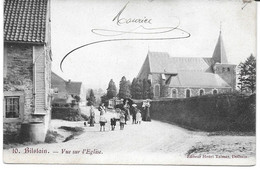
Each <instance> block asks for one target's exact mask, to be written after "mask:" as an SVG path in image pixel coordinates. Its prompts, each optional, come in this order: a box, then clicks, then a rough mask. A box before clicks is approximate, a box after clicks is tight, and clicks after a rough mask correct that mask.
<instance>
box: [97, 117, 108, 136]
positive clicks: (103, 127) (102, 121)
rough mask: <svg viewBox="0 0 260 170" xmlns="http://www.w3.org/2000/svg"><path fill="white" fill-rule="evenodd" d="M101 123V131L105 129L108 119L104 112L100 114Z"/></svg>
mask: <svg viewBox="0 0 260 170" xmlns="http://www.w3.org/2000/svg"><path fill="white" fill-rule="evenodd" d="M99 123H100V132H101V131H102V130H103V131H105V125H106V123H107V119H106V118H105V115H104V114H102V115H100V119H99Z"/></svg>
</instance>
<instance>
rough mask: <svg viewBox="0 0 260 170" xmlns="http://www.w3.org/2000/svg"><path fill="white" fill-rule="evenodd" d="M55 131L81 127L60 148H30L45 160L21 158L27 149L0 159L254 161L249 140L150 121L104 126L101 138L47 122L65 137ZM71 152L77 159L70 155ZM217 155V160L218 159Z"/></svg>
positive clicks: (88, 130) (98, 134) (7, 152)
mask: <svg viewBox="0 0 260 170" xmlns="http://www.w3.org/2000/svg"><path fill="white" fill-rule="evenodd" d="M84 109H85V110H84ZM83 111H84V112H86V111H87V109H86V108H83ZM96 115H99V112H98V111H96ZM111 115H112V114H111V113H110V112H107V113H106V117H107V119H109V118H110V117H111ZM96 120H98V116H96ZM60 126H71V127H76V126H77V127H83V128H84V132H83V133H82V134H81V135H79V136H75V137H74V139H71V140H69V141H67V142H62V141H59V143H53V144H45V143H44V144H37V145H33V146H29V148H33V149H37V148H38V149H43V150H47V151H48V156H46V154H39V153H38V154H37V153H24V150H25V148H26V147H21V148H18V149H19V152H20V154H12V149H9V150H4V152H5V156H6V157H7V158H8V159H14V158H15V157H18V158H19V159H20V160H23V159H27V161H29V162H30V161H33V160H34V156H35V155H36V154H37V160H41V161H40V162H42V163H44V162H49V163H50V162H57V161H58V162H61V163H62V162H64V161H65V162H71V163H73V162H78V163H108V162H109V163H111V162H114V163H119V164H128V163H138V164H139V163H140V164H142V163H148V164H153V160H154V161H155V160H156V163H157V164H158V163H167V164H173V163H175V164H182V163H184V162H186V163H187V162H190V163H193V164H201V163H203V162H204V163H205V161H207V162H208V164H218V161H219V162H221V163H222V164H223V161H224V162H225V163H227V164H232V162H235V163H236V164H237V163H238V159H240V161H239V163H241V164H243V163H244V162H248V160H247V159H250V160H252V161H253V160H254V158H253V157H250V155H251V156H253V155H254V150H255V137H254V136H208V135H207V133H205V132H194V131H189V130H186V129H183V128H180V127H178V126H175V125H171V124H167V123H162V122H159V121H155V120H152V121H151V122H142V123H141V124H140V125H139V124H132V123H130V122H128V124H127V125H126V126H125V129H124V130H119V125H118V124H117V126H116V129H115V131H111V130H110V126H109V123H107V124H106V131H105V132H100V131H99V128H100V126H99V124H95V127H89V126H87V127H84V125H83V122H68V121H62V120H52V123H51V128H52V130H54V131H58V133H60V134H62V135H64V136H66V135H67V136H68V135H69V134H68V132H65V130H62V129H58V127H60ZM84 149H85V150H84ZM65 151H68V152H65ZM69 151H70V152H69ZM73 151H78V152H79V153H78V154H73ZM188 151H189V152H194V153H192V154H193V155H195V156H199V155H201V156H202V155H205V156H210V155H213V157H211V158H195V157H191V158H187V152H188ZM83 153H84V154H83ZM91 153H92V154H91ZM25 155H26V156H25ZM44 155H45V156H44ZM217 155H218V156H220V157H221V156H222V158H218V156H217ZM232 155H239V156H240V158H235V159H234V158H233V159H232V158H231V157H232ZM243 155H247V158H241V156H243ZM55 156H58V157H59V160H55ZM224 156H229V158H223V157H224ZM97 158H98V159H97ZM5 160H6V159H5ZM17 160H18V159H17ZM249 162H250V161H249Z"/></svg>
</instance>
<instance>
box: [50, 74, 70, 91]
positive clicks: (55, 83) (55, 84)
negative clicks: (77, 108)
mask: <svg viewBox="0 0 260 170" xmlns="http://www.w3.org/2000/svg"><path fill="white" fill-rule="evenodd" d="M51 88H58V89H59V92H65V93H67V90H66V81H65V80H64V79H63V78H61V77H60V76H58V75H57V74H56V73H54V72H51Z"/></svg>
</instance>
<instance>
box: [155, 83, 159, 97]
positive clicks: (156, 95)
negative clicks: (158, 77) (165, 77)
mask: <svg viewBox="0 0 260 170" xmlns="http://www.w3.org/2000/svg"><path fill="white" fill-rule="evenodd" d="M154 96H155V97H160V85H159V84H156V85H155V86H154Z"/></svg>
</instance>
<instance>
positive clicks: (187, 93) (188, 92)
mask: <svg viewBox="0 0 260 170" xmlns="http://www.w3.org/2000/svg"><path fill="white" fill-rule="evenodd" d="M188 97H190V89H187V90H186V98H188Z"/></svg>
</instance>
